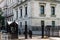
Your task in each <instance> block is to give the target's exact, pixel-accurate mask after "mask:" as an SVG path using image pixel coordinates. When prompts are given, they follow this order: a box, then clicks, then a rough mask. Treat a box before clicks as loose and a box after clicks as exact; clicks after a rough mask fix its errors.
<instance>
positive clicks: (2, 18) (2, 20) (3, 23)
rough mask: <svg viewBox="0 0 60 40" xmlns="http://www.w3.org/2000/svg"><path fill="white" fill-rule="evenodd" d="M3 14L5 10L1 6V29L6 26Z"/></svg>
mask: <svg viewBox="0 0 60 40" xmlns="http://www.w3.org/2000/svg"><path fill="white" fill-rule="evenodd" d="M2 15H3V11H2V8H0V30H1V29H2V28H3V27H4V25H5V22H4V19H5V17H4V16H2Z"/></svg>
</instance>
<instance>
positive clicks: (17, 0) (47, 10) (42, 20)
mask: <svg viewBox="0 0 60 40" xmlns="http://www.w3.org/2000/svg"><path fill="white" fill-rule="evenodd" d="M7 5H8V8H7V14H8V15H7V16H8V19H7V20H9V21H14V20H15V21H16V22H18V27H19V30H20V31H21V32H22V33H23V31H24V28H25V26H24V25H27V26H28V29H27V30H29V29H30V30H32V31H33V33H34V34H35V33H36V34H38V33H39V34H40V32H39V31H40V30H41V25H44V27H45V26H47V25H51V26H52V27H55V26H60V1H59V0H7Z"/></svg>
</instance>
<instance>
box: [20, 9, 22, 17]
mask: <svg viewBox="0 0 60 40" xmlns="http://www.w3.org/2000/svg"><path fill="white" fill-rule="evenodd" d="M20 17H22V9H20Z"/></svg>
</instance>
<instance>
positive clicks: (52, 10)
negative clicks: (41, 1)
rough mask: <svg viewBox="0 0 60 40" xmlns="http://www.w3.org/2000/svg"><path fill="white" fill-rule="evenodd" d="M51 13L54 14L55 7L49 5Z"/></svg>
mask: <svg viewBox="0 0 60 40" xmlns="http://www.w3.org/2000/svg"><path fill="white" fill-rule="evenodd" d="M51 13H52V15H55V7H51Z"/></svg>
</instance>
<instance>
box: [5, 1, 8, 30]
mask: <svg viewBox="0 0 60 40" xmlns="http://www.w3.org/2000/svg"><path fill="white" fill-rule="evenodd" d="M7 7H8V6H7V0H6V5H5V11H6V14H5V30H6V28H7Z"/></svg>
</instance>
